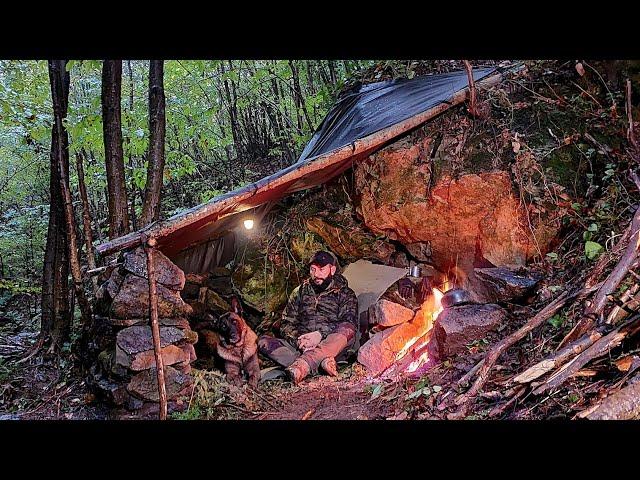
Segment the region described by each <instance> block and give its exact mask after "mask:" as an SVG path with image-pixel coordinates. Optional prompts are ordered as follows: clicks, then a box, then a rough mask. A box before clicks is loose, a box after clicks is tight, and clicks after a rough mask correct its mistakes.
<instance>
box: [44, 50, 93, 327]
mask: <svg viewBox="0 0 640 480" xmlns="http://www.w3.org/2000/svg"><path fill="white" fill-rule="evenodd" d="M65 67H66V61H62V62H60V61H56V60H49V81H50V84H51V99H52V103H53V119H54V123H55V126H56V130H55V133H56V135H57V136H58V139H57V141H55V145H56V148H57V151H56V152H54V155H53V157H54V158H55V160H56V162H57V168H58V181H59V183H58V189H59V190H60V192H61V193H62V200H63V207H64V214H65V220H66V227H67V229H66V230H67V240H68V247H69V260H70V263H71V274H72V276H73V284H74V288H75V293H76V297H77V298H78V305H79V306H80V312H81V318H82V326H83V327H87V326H88V325H89V322H90V321H91V307H90V306H89V301H88V300H87V297H86V295H85V293H84V286H83V284H82V274H81V272H80V259H79V258H78V238H77V236H76V221H75V217H74V214H73V203H72V199H71V190H70V188H69V142H68V136H67V130H66V128H65V127H64V124H63V120H64V118H65V117H66V116H67V107H68V104H69V102H68V99H69V73H68V72H66V68H65ZM52 143H54V142H52ZM85 193H86V192H85Z"/></svg>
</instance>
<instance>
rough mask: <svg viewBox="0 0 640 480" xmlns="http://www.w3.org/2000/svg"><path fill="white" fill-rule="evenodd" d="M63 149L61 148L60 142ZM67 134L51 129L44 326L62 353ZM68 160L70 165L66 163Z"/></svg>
mask: <svg viewBox="0 0 640 480" xmlns="http://www.w3.org/2000/svg"><path fill="white" fill-rule="evenodd" d="M53 62H56V63H58V64H59V67H58V68H59V69H60V70H61V72H65V73H64V74H63V75H62V86H61V87H62V92H63V94H62V99H61V101H62V102H63V105H64V107H65V109H66V105H67V99H68V97H69V75H68V72H66V70H65V66H66V61H65V60H57V61H56V60H54V61H53ZM60 141H62V142H63V145H61V146H59V145H58V142H60ZM67 142H68V138H67V135H66V132H62V133H60V132H58V125H57V123H56V122H54V124H53V126H52V128H51V157H50V166H49V174H50V177H49V192H50V200H49V225H48V228H47V244H46V247H45V255H44V265H43V272H42V298H41V311H42V314H41V315H42V318H41V324H40V341H39V343H40V344H43V343H44V342H45V341H46V340H47V339H48V338H50V339H51V350H59V349H60V347H62V344H63V343H64V342H65V341H66V340H68V339H69V336H70V330H71V315H70V311H69V284H68V278H69V262H68V258H67V240H66V238H67V232H66V225H65V221H64V210H63V200H62V192H61V191H60V171H59V169H58V166H57V164H58V158H57V155H58V151H59V150H60V149H62V151H64V150H65V149H66V150H67V151H68V144H67ZM65 160H66V163H65ZM61 161H62V164H63V170H65V173H66V172H68V169H69V164H68V158H66V159H65V158H64V157H63V158H62V159H61Z"/></svg>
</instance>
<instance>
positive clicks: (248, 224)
mask: <svg viewBox="0 0 640 480" xmlns="http://www.w3.org/2000/svg"><path fill="white" fill-rule="evenodd" d="M244 228H246V229H247V230H251V229H252V228H253V220H251V219H248V220H245V221H244Z"/></svg>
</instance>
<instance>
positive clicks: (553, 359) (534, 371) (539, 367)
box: [513, 330, 603, 383]
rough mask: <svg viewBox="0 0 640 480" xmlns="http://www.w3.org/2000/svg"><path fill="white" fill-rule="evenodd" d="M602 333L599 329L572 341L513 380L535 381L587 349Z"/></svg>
mask: <svg viewBox="0 0 640 480" xmlns="http://www.w3.org/2000/svg"><path fill="white" fill-rule="evenodd" d="M602 335H603V333H602V332H601V331H598V330H595V331H593V332H590V333H588V334H586V335H584V336H583V337H581V338H579V339H578V340H576V341H575V342H573V343H570V344H569V345H567V346H566V347H564V348H563V349H561V350H558V351H557V352H556V353H554V354H553V355H551V356H550V357H548V358H545V359H544V360H542V361H541V362H538V363H536V364H535V365H534V366H532V367H529V368H528V369H527V370H525V371H524V372H522V373H521V374H520V375H518V376H517V377H515V378H514V379H513V381H514V382H516V383H529V382H532V381H534V380H535V379H536V378H539V377H541V376H542V375H544V374H545V373H547V372H550V371H551V370H553V369H555V368H558V367H559V366H561V365H563V364H564V363H565V362H566V361H567V360H569V359H570V358H571V357H573V356H575V355H578V354H580V353H581V352H583V351H584V350H585V349H587V348H588V347H590V346H591V345H593V344H594V343H595V342H596V341H598V340H599V339H600V338H602Z"/></svg>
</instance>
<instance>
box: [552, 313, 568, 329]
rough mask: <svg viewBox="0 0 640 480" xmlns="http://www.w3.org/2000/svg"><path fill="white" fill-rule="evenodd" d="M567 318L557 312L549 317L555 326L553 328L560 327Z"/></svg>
mask: <svg viewBox="0 0 640 480" xmlns="http://www.w3.org/2000/svg"><path fill="white" fill-rule="evenodd" d="M565 320H566V318H565V317H564V316H562V315H560V314H556V315H554V316H553V317H551V318H550V319H549V323H550V324H551V325H552V326H553V328H560V327H561V326H562V325H563V324H564V321H565Z"/></svg>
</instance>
